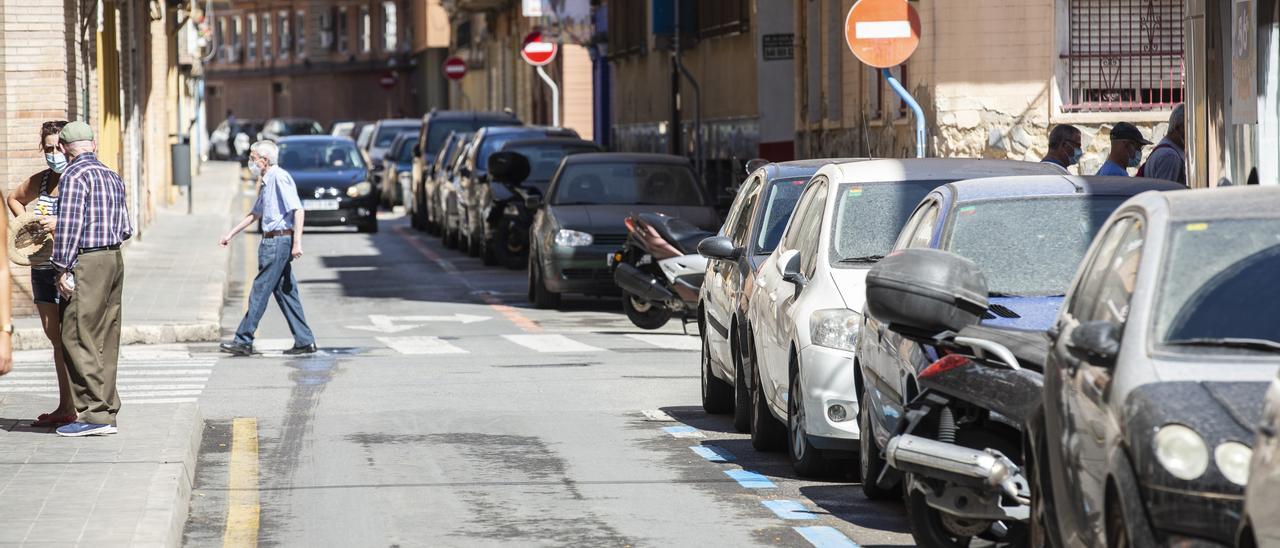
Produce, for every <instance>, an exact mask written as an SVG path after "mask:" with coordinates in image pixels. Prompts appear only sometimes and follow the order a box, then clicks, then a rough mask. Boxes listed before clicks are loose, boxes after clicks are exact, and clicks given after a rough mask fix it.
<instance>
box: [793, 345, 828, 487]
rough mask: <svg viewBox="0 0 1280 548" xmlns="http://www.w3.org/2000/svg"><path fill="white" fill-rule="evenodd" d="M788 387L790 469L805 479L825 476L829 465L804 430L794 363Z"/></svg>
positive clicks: (796, 368) (801, 398)
mask: <svg viewBox="0 0 1280 548" xmlns="http://www.w3.org/2000/svg"><path fill="white" fill-rule="evenodd" d="M790 385H791V386H789V387H788V389H787V390H788V392H789V395H788V396H787V449H788V452H789V453H790V454H791V467H792V468H793V469H794V470H795V471H796V473H797V474H799V475H801V476H803V477H806V478H813V477H819V476H822V475H825V474H826V473H827V472H828V464H829V463H828V461H827V460H826V459H825V458H823V455H822V451H821V450H819V449H818V448H817V447H814V446H813V444H812V443H809V433H808V432H807V431H805V428H804V422H805V409H804V392H803V389H802V387H801V386H800V368H799V367H798V366H797V365H796V363H795V362H794V361H793V362H792V364H791V383H790Z"/></svg>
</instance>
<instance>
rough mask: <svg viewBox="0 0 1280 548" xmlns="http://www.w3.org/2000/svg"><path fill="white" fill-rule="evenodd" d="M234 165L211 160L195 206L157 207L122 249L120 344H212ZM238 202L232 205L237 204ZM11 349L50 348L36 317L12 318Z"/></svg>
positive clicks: (234, 192)
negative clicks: (191, 208) (222, 238)
mask: <svg viewBox="0 0 1280 548" xmlns="http://www.w3.org/2000/svg"><path fill="white" fill-rule="evenodd" d="M239 169H240V168H239V165H238V164H235V163H233V162H209V163H206V164H205V165H204V167H203V169H202V172H201V173H200V174H199V175H197V176H196V177H195V180H194V181H193V184H194V186H195V196H194V197H195V207H194V212H193V213H192V214H191V215H187V204H186V200H185V199H184V198H179V200H178V202H177V203H175V204H173V205H172V206H169V207H167V208H162V209H158V210H157V212H156V218H155V220H154V221H153V222H152V223H151V225H150V226H147V227H146V228H145V229H144V230H143V232H142V234H141V235H140V236H138V237H137V241H131V242H129V243H128V244H127V245H126V246H125V247H124V263H125V266H124V268H125V278H124V297H123V299H122V304H123V305H124V312H123V316H124V326H123V328H122V329H121V332H120V339H121V340H120V342H121V344H126V345H127V344H164V343H176V342H207V341H216V340H218V336H219V335H220V330H219V328H218V320H219V314H220V313H221V310H222V302H223V296H224V292H225V290H226V285H227V284H226V281H227V268H228V256H229V251H228V249H226V248H222V247H218V237H219V236H221V235H222V233H223V232H225V231H226V230H227V228H229V227H230V226H231V221H230V216H231V205H232V204H231V201H232V200H233V199H235V198H236V197H237V196H238V195H239V192H240V185H239ZM237 205H238V204H237ZM14 327H15V332H14V335H13V348H14V350H27V349H35V348H50V346H49V339H47V338H46V337H45V336H44V331H43V330H42V329H41V328H40V318H38V317H28V318H17V319H16V320H15V321H14Z"/></svg>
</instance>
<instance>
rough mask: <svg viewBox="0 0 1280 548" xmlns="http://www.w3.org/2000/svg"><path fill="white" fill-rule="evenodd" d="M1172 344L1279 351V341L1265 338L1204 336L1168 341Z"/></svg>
mask: <svg viewBox="0 0 1280 548" xmlns="http://www.w3.org/2000/svg"><path fill="white" fill-rule="evenodd" d="M1167 344H1169V345H1172V346H1222V347H1227V348H1247V349H1249V350H1260V351H1262V352H1280V342H1276V341H1269V340H1267V339H1245V338H1234V337H1219V338H1213V337H1205V338H1199V339H1178V340H1176V341H1169V342H1168V343H1167Z"/></svg>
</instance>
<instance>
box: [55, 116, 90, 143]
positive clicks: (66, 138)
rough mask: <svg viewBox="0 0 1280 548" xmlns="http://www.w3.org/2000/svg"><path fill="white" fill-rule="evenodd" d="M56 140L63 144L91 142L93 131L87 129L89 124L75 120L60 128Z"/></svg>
mask: <svg viewBox="0 0 1280 548" xmlns="http://www.w3.org/2000/svg"><path fill="white" fill-rule="evenodd" d="M58 140H59V141H62V142H64V143H74V142H76V141H92V140H93V129H92V128H90V127H89V124H86V123H84V122H81V121H79V120H77V121H75V122H71V123H70V124H67V125H66V126H64V127H63V128H62V132H61V133H59V134H58Z"/></svg>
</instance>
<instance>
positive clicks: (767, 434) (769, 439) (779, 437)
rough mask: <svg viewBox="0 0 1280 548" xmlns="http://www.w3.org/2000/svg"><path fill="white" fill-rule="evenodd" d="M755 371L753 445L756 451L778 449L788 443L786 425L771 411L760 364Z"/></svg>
mask: <svg viewBox="0 0 1280 548" xmlns="http://www.w3.org/2000/svg"><path fill="white" fill-rule="evenodd" d="M753 354H754V352H753ZM755 372H756V376H755V381H756V382H755V386H753V387H751V395H752V398H751V447H754V448H755V449H756V451H777V450H779V449H782V446H783V444H784V443H786V435H787V431H786V427H785V426H784V425H783V424H782V422H781V421H779V420H778V419H776V418H774V416H773V413H771V412H770V411H769V402H768V401H767V400H766V399H765V395H764V383H762V382H761V379H760V366H759V365H757V366H756V367H755Z"/></svg>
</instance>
